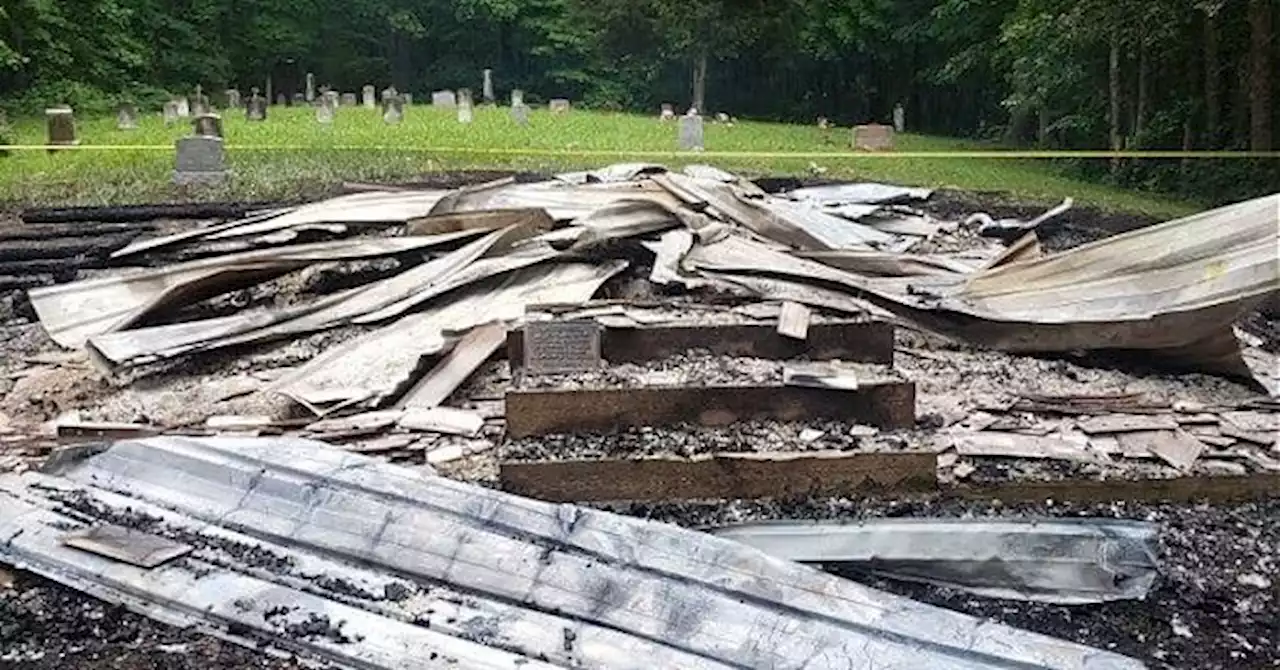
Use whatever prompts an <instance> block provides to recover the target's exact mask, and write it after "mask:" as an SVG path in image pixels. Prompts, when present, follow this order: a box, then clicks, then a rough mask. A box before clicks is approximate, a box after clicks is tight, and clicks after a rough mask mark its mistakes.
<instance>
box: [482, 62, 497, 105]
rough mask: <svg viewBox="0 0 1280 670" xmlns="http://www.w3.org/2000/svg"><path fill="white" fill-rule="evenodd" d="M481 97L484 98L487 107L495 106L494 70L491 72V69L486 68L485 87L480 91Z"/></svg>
mask: <svg viewBox="0 0 1280 670" xmlns="http://www.w3.org/2000/svg"><path fill="white" fill-rule="evenodd" d="M480 95H481V96H483V99H484V104H486V105H492V104H493V101H494V97H493V70H490V69H488V68H485V71H484V85H483V87H482V88H481V89H480Z"/></svg>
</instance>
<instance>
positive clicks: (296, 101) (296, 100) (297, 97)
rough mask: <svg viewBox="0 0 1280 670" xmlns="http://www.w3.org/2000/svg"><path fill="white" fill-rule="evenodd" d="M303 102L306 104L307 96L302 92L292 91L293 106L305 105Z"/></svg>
mask: <svg viewBox="0 0 1280 670" xmlns="http://www.w3.org/2000/svg"><path fill="white" fill-rule="evenodd" d="M305 104H307V96H305V95H303V94H301V93H294V94H293V105H294V106H295V107H298V106H301V105H305Z"/></svg>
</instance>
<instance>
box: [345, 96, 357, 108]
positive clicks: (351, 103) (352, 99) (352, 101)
mask: <svg viewBox="0 0 1280 670" xmlns="http://www.w3.org/2000/svg"><path fill="white" fill-rule="evenodd" d="M357 102H358V101H357V100H356V94H355V93H343V94H342V106H343V107H355V106H356V103H357Z"/></svg>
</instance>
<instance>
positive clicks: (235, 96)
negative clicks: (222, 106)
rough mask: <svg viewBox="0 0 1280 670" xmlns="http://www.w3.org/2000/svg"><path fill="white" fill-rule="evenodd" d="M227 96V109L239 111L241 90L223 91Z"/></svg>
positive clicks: (230, 89)
mask: <svg viewBox="0 0 1280 670" xmlns="http://www.w3.org/2000/svg"><path fill="white" fill-rule="evenodd" d="M223 93H224V94H226V96H227V109H239V107H240V102H241V101H240V90H239V89H235V88H229V89H227V90H226V91H223Z"/></svg>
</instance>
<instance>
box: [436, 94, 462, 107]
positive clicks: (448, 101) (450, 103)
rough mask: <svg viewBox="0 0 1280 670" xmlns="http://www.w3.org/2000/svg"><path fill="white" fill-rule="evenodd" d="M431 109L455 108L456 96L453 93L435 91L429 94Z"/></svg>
mask: <svg viewBox="0 0 1280 670" xmlns="http://www.w3.org/2000/svg"><path fill="white" fill-rule="evenodd" d="M431 106H432V107H457V106H458V95H457V94H456V93H454V92H453V91H436V92H434V93H432V94H431Z"/></svg>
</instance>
